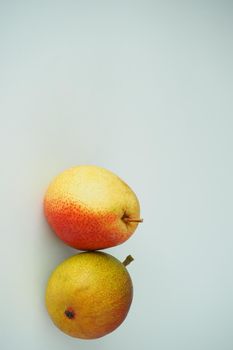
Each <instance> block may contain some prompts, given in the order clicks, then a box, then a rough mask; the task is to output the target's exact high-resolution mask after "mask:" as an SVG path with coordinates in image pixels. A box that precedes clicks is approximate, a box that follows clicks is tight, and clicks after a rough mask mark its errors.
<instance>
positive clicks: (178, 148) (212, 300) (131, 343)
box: [0, 0, 233, 350]
mask: <svg viewBox="0 0 233 350" xmlns="http://www.w3.org/2000/svg"><path fill="white" fill-rule="evenodd" d="M232 16H233V6H232V2H231V1H105V2H104V1H69V0H68V1H1V2H0V43H1V45H0V119H1V131H0V133H1V135H0V152H1V172H0V174H1V176H0V179H1V181H0V191H1V192H0V194H1V201H0V203H1V204H0V213H1V220H0V230H1V231H0V232H1V244H0V250H1V254H0V259H1V261H0V262H1V277H0V281H1V287H0V300H1V309H0V347H1V349H3V350H9V349H10V350H13V349H16V348H20V349H21V348H22V349H31V350H41V349H54V350H55V349H56V350H68V349H71V350H72V349H81V350H84V349H88V350H91V349H93V350H97V349H99V350H119V349H128V350H138V349H157V350H220V349H221V350H232V348H233V331H232V327H233V326H232V325H233V301H232V299H233V282H232V264H233V258H232V246H233V238H232V231H233V230H232V229H233V225H232V197H233V187H232V178H233V166H232V149H233V147H232V146H233V141H232V131H233V119H232V112H233V103H232V91H233V86H232V85H233V83H232V81H233V69H232V62H233V46H232V37H233V24H232V23H233V21H232V19H233V17H232ZM79 164H95V165H100V166H104V167H106V168H108V169H110V170H112V171H114V172H115V173H117V174H118V175H119V176H121V177H122V178H123V179H124V180H125V181H126V182H128V184H129V185H130V186H131V187H132V188H133V189H134V191H135V192H136V193H137V195H138V197H139V199H140V202H141V208H142V216H143V217H144V223H143V224H141V225H140V227H139V228H138V230H137V232H136V233H135V235H134V236H133V237H132V238H131V239H130V240H129V241H127V243H125V244H123V245H121V246H119V247H116V248H114V249H109V250H108V252H109V253H111V254H113V255H115V256H116V257H117V258H119V259H121V260H123V259H124V258H125V256H126V255H128V254H132V255H133V256H134V258H135V261H134V262H133V263H132V264H131V265H130V266H129V271H130V274H131V276H132V279H133V282H134V292H135V294H134V301H133V304H132V307H131V310H130V313H129V315H128V317H127V319H126V321H125V322H124V324H123V325H122V326H121V327H120V328H118V329H117V330H116V331H115V332H113V333H112V334H110V335H108V336H106V337H104V338H102V339H99V340H94V341H82V340H78V339H74V338H71V337H68V336H66V335H64V334H63V333H61V332H60V331H59V330H58V329H56V328H55V327H54V326H53V324H52V322H51V321H50V319H49V317H48V315H47V313H46V310H45V307H44V290H45V285H46V281H47V278H48V276H49V274H50V272H51V271H52V270H53V268H54V267H55V266H56V265H57V264H58V263H59V262H61V261H62V260H63V259H65V258H66V257H68V256H70V255H72V254H74V253H75V250H73V249H71V248H69V247H67V246H65V245H64V244H63V243H62V242H60V241H59V240H58V239H57V238H56V237H55V235H54V234H53V233H52V232H51V231H50V229H49V228H48V226H47V224H46V222H45V219H44V216H43V211H42V202H43V196H44V192H45V190H46V188H47V185H48V183H49V182H50V181H51V179H52V178H53V176H55V175H57V173H59V172H60V171H62V170H64V169H66V168H68V167H70V166H73V165H79Z"/></svg>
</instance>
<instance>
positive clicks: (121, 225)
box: [44, 165, 142, 250]
mask: <svg viewBox="0 0 233 350" xmlns="http://www.w3.org/2000/svg"><path fill="white" fill-rule="evenodd" d="M44 212H45V216H46V218H47V221H48V223H49V224H50V226H51V227H52V229H53V230H54V232H55V233H56V234H57V236H58V237H60V239H62V240H63V241H64V242H65V243H66V244H68V245H70V246H71V247H73V248H76V249H79V250H96V249H105V248H109V247H113V246H116V245H119V244H121V243H123V242H125V241H126V240H127V239H128V238H129V237H130V236H131V235H132V234H133V233H134V231H135V230H136V228H137V225H138V223H140V222H142V219H141V218H140V206H139V201H138V199H137V197H136V194H135V193H134V192H133V190H132V189H131V188H130V187H129V186H128V185H127V184H126V183H125V182H124V181H123V180H121V179H120V178H119V177H118V176H117V175H115V174H113V173H112V172H111V171H109V170H106V169H104V168H102V167H98V166H94V165H83V166H76V167H72V168H70V169H67V170H65V171H64V172H62V173H61V174H59V175H58V176H57V177H55V179H54V180H53V181H52V182H51V183H50V185H49V187H48V189H47V192H46V194H45V198H44Z"/></svg>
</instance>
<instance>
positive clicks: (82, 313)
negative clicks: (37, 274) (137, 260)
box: [45, 252, 133, 339]
mask: <svg viewBox="0 0 233 350" xmlns="http://www.w3.org/2000/svg"><path fill="white" fill-rule="evenodd" d="M132 260H133V258H132V257H131V256H128V257H127V258H126V259H125V261H124V263H121V262H120V261H119V260H118V259H116V258H114V257H113V256H111V255H109V254H106V253H103V252H85V253H79V254H77V255H74V256H72V257H70V258H68V259H66V260H65V261H64V262H62V263H61V264H60V265H59V266H58V267H57V268H56V269H55V270H54V271H53V272H52V274H51V276H50V278H49V280H48V284H47V288H46V296H45V299H46V307H47V310H48V313H49V315H50V317H51V319H52V321H53V323H54V324H55V325H56V326H57V327H58V328H59V329H60V330H61V331H63V332H64V333H66V334H68V335H70V336H72V337H76V338H81V339H94V338H100V337H102V336H104V335H106V334H108V333H110V332H112V331H113V330H115V329H116V328H117V327H118V326H119V325H120V324H121V323H122V322H123V321H124V319H125V318H126V316H127V313H128V311H129V308H130V305H131V302H132V298H133V286H132V281H131V278H130V275H129V273H128V271H127V269H126V267H125V266H126V265H127V264H128V263H130V262H131V261H132Z"/></svg>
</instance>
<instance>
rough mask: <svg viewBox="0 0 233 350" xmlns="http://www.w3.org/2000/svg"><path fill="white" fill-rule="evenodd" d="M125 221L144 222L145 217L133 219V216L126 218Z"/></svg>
mask: <svg viewBox="0 0 233 350" xmlns="http://www.w3.org/2000/svg"><path fill="white" fill-rule="evenodd" d="M124 221H127V222H143V219H141V218H140V219H133V218H124Z"/></svg>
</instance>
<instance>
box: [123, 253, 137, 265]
mask: <svg viewBox="0 0 233 350" xmlns="http://www.w3.org/2000/svg"><path fill="white" fill-rule="evenodd" d="M132 261H134V258H133V257H132V255H128V256H127V257H126V258H125V260H124V261H123V263H122V264H123V265H124V266H127V265H129V264H130V263H131V262H132Z"/></svg>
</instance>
